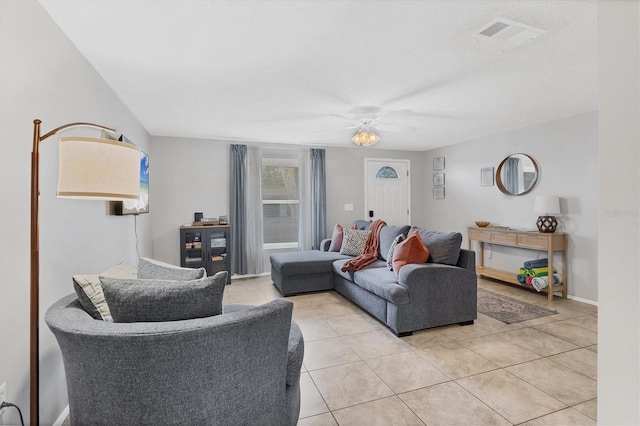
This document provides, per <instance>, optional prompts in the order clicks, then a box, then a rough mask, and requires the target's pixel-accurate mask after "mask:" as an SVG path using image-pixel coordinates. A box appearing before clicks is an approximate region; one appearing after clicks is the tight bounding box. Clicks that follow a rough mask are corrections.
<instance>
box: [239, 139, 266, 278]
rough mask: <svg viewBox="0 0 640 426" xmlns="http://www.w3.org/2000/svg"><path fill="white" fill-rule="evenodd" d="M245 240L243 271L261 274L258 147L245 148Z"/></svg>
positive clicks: (262, 256)
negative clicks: (244, 265)
mask: <svg viewBox="0 0 640 426" xmlns="http://www.w3.org/2000/svg"><path fill="white" fill-rule="evenodd" d="M246 165H247V172H246V181H245V182H246V184H247V188H246V196H247V199H246V202H247V210H246V214H245V224H246V226H245V229H246V233H245V240H244V244H243V247H242V249H243V251H244V252H245V255H246V264H247V265H246V266H247V269H246V271H245V273H247V274H261V273H262V272H263V271H264V254H263V250H262V242H263V233H262V153H261V150H260V148H257V147H251V146H250V147H248V148H247V159H246Z"/></svg>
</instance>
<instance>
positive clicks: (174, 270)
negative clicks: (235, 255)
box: [138, 257, 207, 281]
mask: <svg viewBox="0 0 640 426" xmlns="http://www.w3.org/2000/svg"><path fill="white" fill-rule="evenodd" d="M206 276H207V271H206V269H204V268H197V269H194V268H181V267H179V266H175V265H171V264H169V263H164V262H160V261H159V260H154V259H148V258H146V257H141V258H140V260H139V261H138V278H140V279H158V280H178V281H188V280H199V279H200V278H204V277H206Z"/></svg>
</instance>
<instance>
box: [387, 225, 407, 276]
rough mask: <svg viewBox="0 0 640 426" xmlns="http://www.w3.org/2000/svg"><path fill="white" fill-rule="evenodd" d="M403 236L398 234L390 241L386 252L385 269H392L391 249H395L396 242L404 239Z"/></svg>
mask: <svg viewBox="0 0 640 426" xmlns="http://www.w3.org/2000/svg"><path fill="white" fill-rule="evenodd" d="M404 239H405V236H404V235H403V234H400V235H398V236H397V237H395V238H394V239H393V242H391V246H390V247H389V251H388V252H387V269H388V270H390V271H393V251H394V250H395V248H396V246H397V245H398V243H401V242H402V241H404Z"/></svg>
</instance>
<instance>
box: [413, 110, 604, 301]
mask: <svg viewBox="0 0 640 426" xmlns="http://www.w3.org/2000/svg"><path fill="white" fill-rule="evenodd" d="M513 153H525V154H529V155H530V156H531V157H533V158H534V159H535V160H536V162H537V163H538V172H539V177H538V182H537V184H536V186H535V188H534V189H533V190H532V191H531V192H530V193H528V194H525V195H521V196H508V195H505V194H503V193H502V192H500V190H499V189H498V187H497V185H494V186H481V185H480V169H481V168H483V167H494V168H495V169H497V167H498V165H499V164H500V162H501V161H502V160H503V159H504V158H505V157H507V156H508V155H510V154H513ZM434 157H445V170H444V172H445V199H444V200H434V199H433V195H432V191H433V180H432V179H431V177H432V173H433V158H434ZM597 165H598V114H597V113H596V112H591V113H586V114H581V115H578V116H575V117H570V118H566V119H562V120H556V121H552V122H548V123H543V124H539V125H536V126H531V127H527V128H523V129H518V130H515V131H511V132H506V133H502V134H498V135H493V136H488V137H484V138H480V139H476V140H473V141H469V142H465V143H460V144H456V145H453V146H449V147H446V148H442V149H438V150H433V151H429V152H427V153H426V155H425V159H424V168H425V174H426V175H427V176H426V181H427V182H428V183H427V185H426V186H425V196H426V199H425V201H426V221H427V227H428V228H430V229H436V230H454V231H459V232H462V233H463V235H464V236H465V242H464V243H463V246H464V247H467V244H468V243H467V240H466V237H467V229H466V227H467V226H473V225H474V222H475V221H476V220H487V221H490V222H491V223H492V224H495V225H503V226H510V227H514V228H522V227H524V228H533V229H535V227H536V225H535V223H536V219H537V217H538V213H534V212H533V203H534V200H535V198H536V195H557V196H559V197H561V200H562V203H561V209H562V212H563V214H562V216H561V217H559V222H560V223H561V225H562V227H561V228H560V230H561V231H564V232H567V233H568V234H569V248H568V262H569V273H568V275H569V277H568V278H569V281H568V283H569V290H568V292H569V295H571V296H575V297H579V298H581V299H586V300H590V301H597V300H598V268H597V259H598V213H597V211H598V208H597V207H598V198H597V197H598V192H597V187H598V180H597ZM485 246H488V245H485ZM473 248H474V249H476V248H477V247H476V246H475V243H474V247H473ZM538 254H539V253H538V252H537V251H529V250H514V249H511V248H504V247H500V246H497V245H493V247H492V256H491V258H489V253H486V255H485V266H492V267H496V268H499V269H506V270H513V271H517V270H518V268H519V267H520V266H522V262H523V261H524V260H527V259H531V258H534V259H535V258H536V257H538ZM540 257H546V252H545V253H540Z"/></svg>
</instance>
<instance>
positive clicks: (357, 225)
mask: <svg viewBox="0 0 640 426" xmlns="http://www.w3.org/2000/svg"><path fill="white" fill-rule="evenodd" d="M370 226H371V221H368V220H361V219H358V220H354V221H353V225H352V226H351V229H358V230H360V231H363V230H364V231H366V230H367V229H369V227H370Z"/></svg>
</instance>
